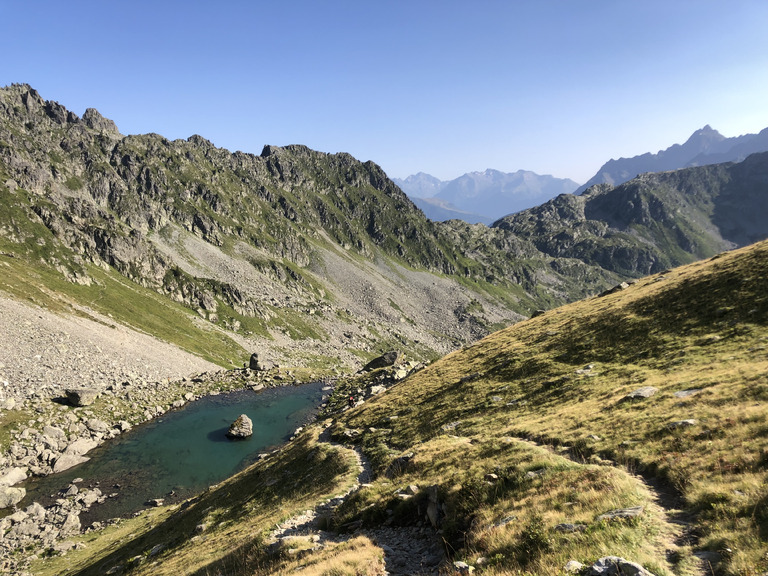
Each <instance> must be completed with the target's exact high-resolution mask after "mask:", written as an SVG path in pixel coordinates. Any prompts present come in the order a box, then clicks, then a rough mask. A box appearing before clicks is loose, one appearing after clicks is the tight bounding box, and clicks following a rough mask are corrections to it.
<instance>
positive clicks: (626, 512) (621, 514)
mask: <svg viewBox="0 0 768 576" xmlns="http://www.w3.org/2000/svg"><path fill="white" fill-rule="evenodd" d="M643 510H645V508H644V507H643V506H634V507H632V508H622V509H619V510H611V511H610V512H606V513H605V514H601V515H600V516H598V517H597V519H598V520H606V521H608V522H611V521H613V520H624V519H627V518H637V517H638V516H640V515H641V514H642V513H643ZM611 558H613V556H611Z"/></svg>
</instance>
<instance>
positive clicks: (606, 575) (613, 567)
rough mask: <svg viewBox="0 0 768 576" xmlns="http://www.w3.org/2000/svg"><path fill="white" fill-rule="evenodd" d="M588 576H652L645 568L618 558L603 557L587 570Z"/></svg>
mask: <svg viewBox="0 0 768 576" xmlns="http://www.w3.org/2000/svg"><path fill="white" fill-rule="evenodd" d="M589 574H590V576H653V574H652V573H651V572H648V570H646V569H645V568H643V567H642V566H640V564H637V563H635V562H630V561H629V560H625V559H624V558H621V557H619V556H605V557H603V558H600V559H599V560H598V561H597V562H595V563H594V564H593V565H592V566H591V567H590V569H589Z"/></svg>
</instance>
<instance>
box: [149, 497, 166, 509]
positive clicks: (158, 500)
mask: <svg viewBox="0 0 768 576" xmlns="http://www.w3.org/2000/svg"><path fill="white" fill-rule="evenodd" d="M164 503H165V499H163V498H153V499H152V500H148V501H147V504H149V505H150V506H155V507H156V508H157V507H160V506H162V505H163V504H164Z"/></svg>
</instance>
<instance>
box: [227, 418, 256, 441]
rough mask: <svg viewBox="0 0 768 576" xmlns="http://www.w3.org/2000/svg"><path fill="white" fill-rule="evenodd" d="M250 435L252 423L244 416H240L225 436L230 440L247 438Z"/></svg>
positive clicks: (251, 433)
mask: <svg viewBox="0 0 768 576" xmlns="http://www.w3.org/2000/svg"><path fill="white" fill-rule="evenodd" d="M251 435H253V422H252V421H251V419H250V418H248V416H246V415H245V414H240V416H238V417H237V420H235V421H234V422H232V425H231V426H230V427H229V431H227V436H229V437H230V438H248V437H249V436H251Z"/></svg>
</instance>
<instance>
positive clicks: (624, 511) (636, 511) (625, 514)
mask: <svg viewBox="0 0 768 576" xmlns="http://www.w3.org/2000/svg"><path fill="white" fill-rule="evenodd" d="M643 510H645V508H644V507H643V506H634V507H632V508H621V509H619V510H611V511H610V512H606V513H605V514H601V515H600V516H598V517H597V519H598V520H607V521H609V522H611V521H613V520H624V519H627V518H637V517H638V516H640V515H641V514H642V513H643Z"/></svg>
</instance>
